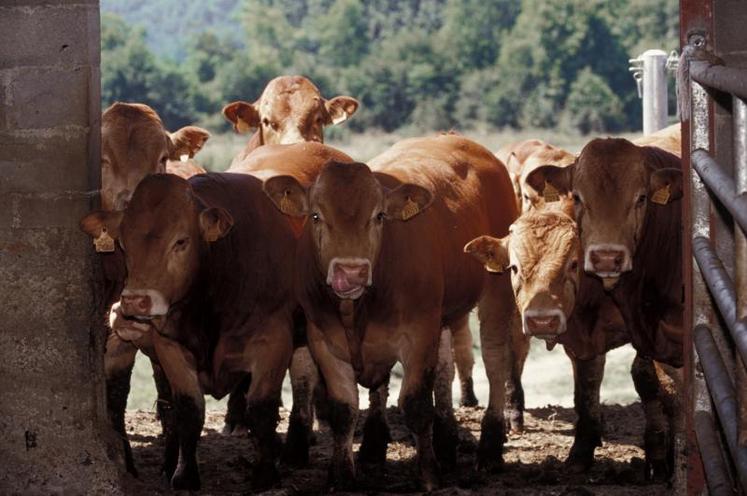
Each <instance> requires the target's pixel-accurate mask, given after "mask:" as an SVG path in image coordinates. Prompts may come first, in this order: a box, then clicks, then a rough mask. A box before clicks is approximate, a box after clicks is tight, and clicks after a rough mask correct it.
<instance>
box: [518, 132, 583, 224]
mask: <svg viewBox="0 0 747 496" xmlns="http://www.w3.org/2000/svg"><path fill="white" fill-rule="evenodd" d="M574 161H575V157H574V156H573V155H571V154H570V153H568V152H566V151H564V150H560V149H558V148H555V147H551V146H549V145H544V148H542V149H540V150H538V151H537V152H535V153H533V154H532V155H530V156H529V157H528V158H527V159H526V161H525V162H524V166H523V168H522V170H521V174H520V175H519V176H518V179H517V180H516V182H517V183H518V185H516V186H514V187H515V188H518V189H519V191H520V194H521V209H520V210H521V212H529V211H530V210H545V209H552V210H562V211H565V210H567V209H568V208H569V206H570V205H572V199H571V195H570V193H569V192H567V191H565V192H561V191H557V190H553V189H552V188H546V187H544V188H543V189H542V190H539V191H538V190H537V189H535V188H533V187H532V185H531V184H528V183H527V177H528V176H529V174H531V173H532V172H533V171H534V170H536V169H537V168H539V167H543V166H546V165H554V166H557V167H568V166H569V165H573V163H574ZM543 186H545V185H543Z"/></svg>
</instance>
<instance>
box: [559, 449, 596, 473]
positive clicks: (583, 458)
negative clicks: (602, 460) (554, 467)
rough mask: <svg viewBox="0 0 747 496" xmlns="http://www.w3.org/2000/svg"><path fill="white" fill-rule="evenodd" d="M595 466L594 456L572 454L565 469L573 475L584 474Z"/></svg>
mask: <svg viewBox="0 0 747 496" xmlns="http://www.w3.org/2000/svg"><path fill="white" fill-rule="evenodd" d="M593 464H594V455H593V454H591V455H583V454H574V453H571V454H570V455H569V456H568V458H567V459H566V461H565V468H566V470H568V472H569V473H571V474H583V473H585V472H587V471H588V470H589V469H590V468H591V466H592V465H593Z"/></svg>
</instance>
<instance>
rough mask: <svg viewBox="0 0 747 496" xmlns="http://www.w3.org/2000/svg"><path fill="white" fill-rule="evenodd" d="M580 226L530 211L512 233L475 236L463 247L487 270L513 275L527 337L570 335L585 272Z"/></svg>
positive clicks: (563, 217) (564, 218)
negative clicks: (569, 324)
mask: <svg viewBox="0 0 747 496" xmlns="http://www.w3.org/2000/svg"><path fill="white" fill-rule="evenodd" d="M580 247H581V241H580V239H579V237H578V231H577V229H576V223H575V222H574V221H573V219H572V218H571V217H569V216H567V215H565V214H564V213H562V212H556V211H546V212H530V213H527V214H524V215H522V216H521V217H519V218H518V219H517V220H516V222H514V224H513V225H512V226H511V228H510V230H509V235H508V236H506V237H504V238H501V239H498V238H493V237H490V236H481V237H479V238H476V239H474V240H472V241H470V242H469V243H467V245H466V246H465V247H464V251H465V252H466V253H470V254H472V255H473V256H474V257H475V258H476V259H477V260H479V261H480V262H482V263H483V264H484V266H485V269H486V270H487V271H488V272H503V271H504V270H506V269H510V271H511V283H512V286H513V291H514V297H515V298H516V304H517V307H518V308H519V311H520V313H521V318H522V327H523V330H524V334H526V335H527V336H534V337H538V338H542V339H546V340H548V341H549V342H554V341H555V340H556V339H557V337H558V336H559V335H560V334H562V333H564V332H565V331H566V322H567V320H568V317H569V316H570V314H571V311H572V310H573V307H574V305H575V303H576V294H577V292H578V285H579V278H580V277H581V268H580V265H579V257H580V255H581V251H580Z"/></svg>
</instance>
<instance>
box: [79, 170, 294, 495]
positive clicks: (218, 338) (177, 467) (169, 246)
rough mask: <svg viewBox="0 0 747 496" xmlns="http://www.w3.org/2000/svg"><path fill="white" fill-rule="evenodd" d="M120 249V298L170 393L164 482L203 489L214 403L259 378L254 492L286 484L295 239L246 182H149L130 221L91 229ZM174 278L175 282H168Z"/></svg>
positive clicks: (216, 177) (254, 407)
mask: <svg viewBox="0 0 747 496" xmlns="http://www.w3.org/2000/svg"><path fill="white" fill-rule="evenodd" d="M81 225H82V228H83V230H84V231H85V232H87V233H88V234H90V235H91V236H93V237H98V236H100V235H101V233H102V231H103V230H104V229H106V230H107V232H108V233H109V234H110V236H112V237H113V238H115V239H117V240H118V241H119V243H120V244H121V245H122V247H123V249H124V251H125V255H126V262H127V282H126V286H125V288H124V290H123V291H122V296H121V298H120V309H121V310H120V311H121V316H122V318H123V319H128V320H130V321H134V322H135V323H140V322H142V323H146V324H149V325H147V326H145V327H144V328H139V327H138V326H137V325H132V326H129V328H128V329H127V330H128V334H127V335H125V336H124V337H127V338H132V337H134V336H136V335H137V333H138V332H140V333H147V334H148V336H147V339H149V340H150V341H151V343H152V346H153V349H154V351H155V356H156V359H157V361H158V364H159V365H160V367H161V368H162V370H163V372H164V374H165V376H166V378H167V379H168V385H169V393H170V394H169V396H168V401H169V404H170V408H169V409H167V410H165V411H163V415H164V417H163V418H162V421H163V423H164V434H165V456H164V471H165V473H166V476H167V477H168V478H169V479H170V481H171V485H172V487H173V488H174V489H189V490H195V489H199V487H200V477H199V471H198V466H197V459H196V448H197V443H198V441H199V438H200V433H201V430H202V425H203V422H204V413H205V412H204V406H205V403H204V396H203V395H204V394H211V395H213V396H215V397H216V398H220V397H222V396H224V395H226V394H228V393H229V392H230V391H231V390H233V389H234V388H235V387H236V386H237V385H238V384H240V383H241V382H243V381H245V380H246V379H247V377H251V383H250V385H249V390H248V393H247V415H246V417H247V422H248V423H249V426H250V428H251V430H252V433H253V438H254V440H255V441H256V444H257V449H258V453H259V457H258V460H257V461H256V463H255V465H254V467H253V489H255V490H260V489H265V488H267V487H270V486H272V485H273V484H275V483H276V482H277V481H278V480H279V475H278V472H277V468H276V458H277V439H276V433H275V428H276V426H277V422H278V418H279V417H278V406H279V401H280V390H281V386H282V381H283V377H284V376H285V371H286V370H287V368H288V365H289V362H290V359H291V354H292V350H293V314H294V310H295V308H296V306H297V305H296V303H295V301H294V298H293V295H292V284H293V272H294V266H293V263H294V251H295V238H294V234H293V231H292V229H291V228H290V226H289V225H288V223H287V222H286V220H285V218H284V217H283V216H282V215H281V214H280V213H279V212H278V211H277V210H276V209H275V207H274V205H273V204H272V202H271V201H270V200H269V199H268V198H267V196H266V195H265V194H264V192H263V190H262V182H261V181H260V180H258V179H256V178H254V177H251V176H248V175H240V174H202V175H198V176H195V177H193V178H191V179H190V180H189V181H185V180H184V179H181V178H179V177H177V176H175V175H172V174H155V175H150V176H148V177H146V178H145V179H144V180H143V181H141V183H140V184H139V185H138V186H137V188H136V190H135V193H134V195H133V196H132V199H131V201H130V203H129V205H128V207H127V208H126V209H125V211H124V212H105V211H99V212H93V213H91V214H89V215H88V216H86V217H85V218H84V219H83V220H82V221H81ZM164 269H166V270H164Z"/></svg>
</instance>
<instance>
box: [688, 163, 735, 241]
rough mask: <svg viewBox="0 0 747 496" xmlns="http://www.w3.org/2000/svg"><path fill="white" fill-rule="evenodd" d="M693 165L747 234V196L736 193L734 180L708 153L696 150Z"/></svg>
mask: <svg viewBox="0 0 747 496" xmlns="http://www.w3.org/2000/svg"><path fill="white" fill-rule="evenodd" d="M692 164H693V169H695V171H697V173H698V175H699V176H700V178H701V179H702V180H703V182H705V184H706V185H707V186H708V188H709V189H710V190H711V191H712V192H713V194H715V195H716V196H717V197H718V199H719V200H720V201H721V203H722V204H723V205H724V207H726V209H727V210H728V211H729V213H730V214H731V215H732V217H734V220H735V221H737V223H738V224H739V227H740V228H741V229H742V232H747V195H746V194H741V195H740V194H737V193H736V190H735V184H734V181H733V180H732V178H731V177H729V175H728V174H727V173H726V172H724V169H723V168H722V167H721V166H720V165H719V164H718V163H717V162H716V161H715V160H713V157H711V155H710V154H709V153H708V152H707V151H705V150H702V149H698V150H695V151H694V152H693V154H692Z"/></svg>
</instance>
